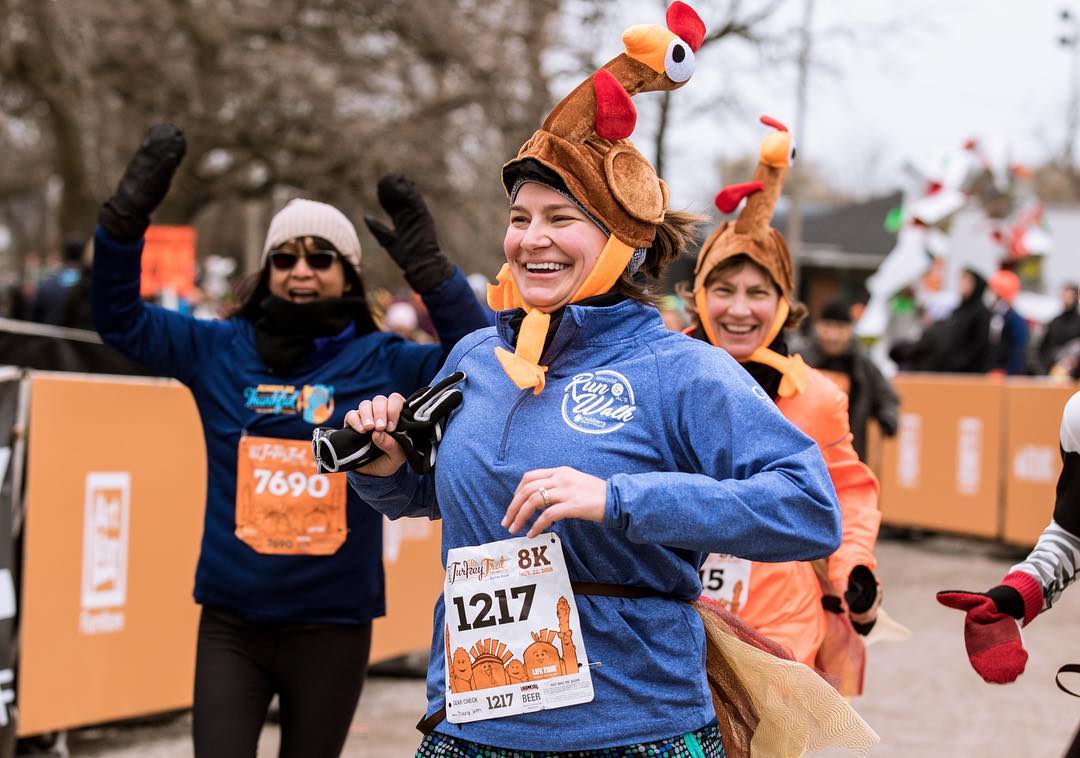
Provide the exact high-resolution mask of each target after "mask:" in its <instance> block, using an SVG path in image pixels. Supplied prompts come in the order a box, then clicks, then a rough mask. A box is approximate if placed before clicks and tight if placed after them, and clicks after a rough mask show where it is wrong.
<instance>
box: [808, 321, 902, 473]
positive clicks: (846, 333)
mask: <svg viewBox="0 0 1080 758" xmlns="http://www.w3.org/2000/svg"><path fill="white" fill-rule="evenodd" d="M803 359H804V360H805V361H806V362H807V363H808V364H810V365H811V366H813V367H814V368H817V369H821V370H822V371H831V372H835V373H838V374H842V375H843V376H846V377H847V382H846V384H847V385H848V386H847V393H848V421H849V424H850V426H851V433H852V435H853V436H854V440H853V441H852V444H853V445H854V447H855V452H856V453H858V455H859V459H860V460H863V461H865V460H866V423H867V421H869V420H870V419H871V418H874V419H876V420H877V422H878V424H879V425H880V426H881V431H882V433H884V434H885V435H886V436H887V437H892V436H893V435H894V434H896V427H897V423H898V417H899V411H900V396H899V395H897V394H896V390H894V389H893V388H892V385H891V384H889V380H888V379H886V378H885V376H884V375H883V374H882V373H881V370H880V369H878V367H877V366H875V365H874V362H873V361H872V360H870V358H869V356H867V355H866V353H864V352H863V351H862V349H861V348H860V347H859V344H858V342H857V341H856V339H855V326H854V323H853V322H852V319H851V309H850V307H849V306H848V305H847V304H846V303H843V302H840V301H833V302H831V303H829V304H827V305H826V306H825V308H824V309H823V310H822V311H821V315H820V316H819V317H818V318H817V320H816V321H815V322H814V340H813V342H812V343H811V344H810V345H809V347H808V348H807V349H806V350H805V351H803Z"/></svg>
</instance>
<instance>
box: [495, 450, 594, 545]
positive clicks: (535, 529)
mask: <svg viewBox="0 0 1080 758" xmlns="http://www.w3.org/2000/svg"><path fill="white" fill-rule="evenodd" d="M545 495H546V496H547V498H546V502H545V497H544V496H545ZM606 506H607V482H605V481H604V480H603V479H599V478H597V477H595V476H592V475H591V474H584V473H582V472H580V471H578V470H577V469H572V468H570V467H569V466H560V467H559V468H541V469H536V470H535V471H530V472H529V473H527V474H525V476H523V477H521V482H520V483H519V484H518V486H517V491H516V492H515V493H514V499H513V500H511V501H510V507H509V508H507V509H506V515H505V516H503V520H502V525H503V526H504V527H505V528H506V529H508V530H509V531H510V533H511V534H516V533H517V532H520V531H521V530H522V529H524V528H525V524H527V523H528V522H529V519H531V518H532V517H533V516H534V515H535V514H536V513H537V512H540V516H539V517H538V518H537V519H536V522H535V523H534V524H533V525H532V528H531V529H529V533H528V534H527V535H526V536H527V537H535V536H536V535H538V534H541V533H543V531H544V530H545V529H547V528H548V527H549V526H551V525H552V524H554V523H555V522H556V521H562V520H563V519H568V518H576V519H581V520H583V521H596V522H602V521H603V520H604V511H605V508H606Z"/></svg>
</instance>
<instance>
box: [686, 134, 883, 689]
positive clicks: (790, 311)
mask: <svg viewBox="0 0 1080 758" xmlns="http://www.w3.org/2000/svg"><path fill="white" fill-rule="evenodd" d="M761 120H762V122H763V123H764V124H766V125H767V126H769V127H772V128H773V129H774V131H773V132H771V133H770V134H769V135H768V136H767V137H766V138H765V139H764V141H763V142H762V145H761V157H760V161H759V163H758V166H757V170H756V172H755V174H754V181H752V182H748V183H746V184H740V185H733V186H730V187H727V188H725V189H724V190H722V191H721V192H720V193H719V194H718V195H717V198H716V204H717V206H718V207H719V208H720V210H721V211H723V212H724V213H730V212H731V211H733V210H735V208H736V207H737V206H738V204H739V203H740V202H741V201H742V200H743V199H745V200H746V205H745V206H744V207H743V209H742V211H741V213H740V215H739V217H738V219H737V220H736V221H734V222H725V223H723V224H721V225H720V227H718V228H717V229H716V230H715V231H714V232H713V233H712V234H711V235H710V236H709V237H708V239H706V240H705V243H704V244H703V245H702V247H701V251H700V252H699V254H698V261H697V266H696V268H695V275H694V287H693V291H692V292H688V293H687V292H684V294H685V295H687V297H688V300H689V303H688V305H689V306H690V310H691V311H692V312H693V316H694V320H695V321H696V324H695V325H694V326H693V327H691V328H690V329H689V330H687V331H688V333H690V334H691V335H693V336H695V337H697V338H698V339H700V340H702V341H703V342H706V343H710V344H713V345H716V346H718V347H721V348H723V349H724V350H726V351H727V352H728V353H729V354H730V355H731V357H733V358H735V360H737V361H739V362H740V363H741V364H742V365H743V367H744V368H745V369H746V370H747V371H748V372H749V375H750V376H751V377H753V380H754V381H755V382H756V383H757V385H758V387H759V388H760V390H759V391H763V392H764V393H766V394H767V395H768V396H769V397H770V398H771V399H772V400H774V401H775V402H776V405H777V407H778V408H779V409H780V412H781V413H783V414H784V416H785V417H786V418H787V419H788V420H789V421H791V422H792V423H793V424H794V425H795V426H797V427H798V428H799V429H801V430H802V431H803V432H805V433H806V434H808V435H809V436H810V437H812V438H813V439H814V440H815V441H816V442H817V444H818V446H819V447H820V449H821V454H822V456H823V457H824V460H825V462H826V464H827V465H828V470H829V476H830V478H831V479H832V483H833V485H835V487H836V494H837V499H838V500H839V503H840V508H841V510H842V512H843V522H842V523H843V541H842V542H841V544H840V547H839V549H838V550H837V551H836V552H835V553H833V554H832V555H831V556H829V557H828V559H827V561H824V560H823V561H815V562H814V563H809V562H805V561H789V562H769V563H763V562H751V561H748V560H745V558H746V557H747V556H742V557H738V558H737V557H734V556H730V555H711V556H709V557H708V558H707V559H706V561H705V564H704V565H703V567H702V584H703V586H704V590H705V593H706V596H708V597H711V598H712V599H714V600H717V601H718V602H720V603H722V604H723V605H725V607H727V608H728V609H729V610H730V611H731V612H732V613H734V614H736V615H737V616H739V617H740V618H741V619H743V620H744V621H746V622H748V623H749V624H750V625H751V626H753V627H754V628H755V629H757V630H758V631H759V632H761V633H762V634H763V635H765V636H766V637H768V638H769V639H772V640H774V641H776V642H779V643H780V644H782V645H785V646H786V647H788V648H789V649H790V650H791V651H792V652H793V653H794V654H795V658H796V660H799V661H802V662H804V663H806V664H808V665H811V666H817V667H818V668H819V669H820V670H823V671H825V673H826V674H827V675H829V676H830V679H831V680H832V681H833V682H834V684H835V685H836V686H837V688H838V689H839V690H840V691H841V692H842V693H843V694H844V695H856V694H860V693H861V690H862V674H863V666H864V663H865V651H864V646H863V644H862V641H861V639H860V638H859V637H857V636H856V634H855V631H858V632H859V633H860V634H864V635H865V634H868V633H869V632H870V630H871V629H872V627H873V626H874V623H875V621H876V619H877V613H878V608H879V606H880V603H881V593H880V591H879V588H878V584H877V580H876V579H875V576H874V573H873V570H874V569H875V568H876V567H877V562H876V560H875V558H874V543H875V541H876V539H877V531H878V525H879V523H880V520H881V516H880V514H879V512H878V508H877V497H878V483H877V480H876V479H875V477H874V475H873V474H872V473H871V472H870V470H869V469H868V468H867V467H866V466H865V465H864V464H862V463H861V462H860V461H859V459H858V456H857V455H856V453H855V450H854V448H853V447H852V445H851V440H852V436H851V431H850V428H849V425H848V416H847V396H846V395H844V393H843V392H842V391H841V390H840V389H839V388H838V387H837V386H836V385H834V384H833V383H832V382H831V381H830V380H829V379H828V378H827V377H826V376H825V375H824V374H822V373H821V372H818V371H816V370H814V369H813V368H810V367H809V366H807V365H805V364H804V363H803V361H802V358H800V357H799V356H798V355H788V351H787V347H786V344H785V342H784V336H783V329H784V328H786V327H791V326H795V325H797V324H798V322H799V321H800V320H801V319H802V317H803V315H804V314H805V309H804V307H803V306H802V305H801V304H797V303H793V300H792V291H793V288H794V280H793V277H792V268H791V257H790V256H789V254H788V250H787V245H786V243H785V242H784V238H783V237H782V236H781V235H780V233H779V232H777V231H776V230H775V229H773V228H772V227H771V226H770V225H769V222H770V220H771V218H772V214H773V210H774V209H775V206H776V200H777V198H778V197H779V196H780V191H781V189H782V187H783V181H784V177H785V176H786V174H787V170H788V166H789V164H790V161H791V159H792V158H793V157H794V156H793V154H794V142H793V139H792V136H791V134H790V133H789V132H788V131H787V129H786V127H784V126H783V124H781V123H779V122H777V121H775V120H773V119H771V118H769V117H767V116H766V117H762V119H761ZM717 379H718V381H719V382H721V383H723V382H724V378H723V377H717ZM849 622H850V623H849Z"/></svg>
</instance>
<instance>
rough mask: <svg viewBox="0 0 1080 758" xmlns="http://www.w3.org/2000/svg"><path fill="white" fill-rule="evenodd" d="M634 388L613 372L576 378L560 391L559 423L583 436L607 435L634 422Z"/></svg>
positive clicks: (583, 374) (592, 372) (601, 372)
mask: <svg viewBox="0 0 1080 758" xmlns="http://www.w3.org/2000/svg"><path fill="white" fill-rule="evenodd" d="M635 411H637V406H636V405H634V388H633V387H631V386H630V382H628V381H627V380H626V377H625V376H623V375H622V374H620V373H619V372H617V371H610V370H608V369H600V370H598V371H586V372H584V373H581V374H578V375H576V376H575V377H574V378H573V379H571V380H570V383H569V384H567V385H566V389H565V390H563V401H562V416H563V421H565V422H566V423H567V425H568V426H569V427H570V428H571V429H576V430H578V431H579V432H585V434H608V433H609V432H614V431H615V430H616V429H621V428H622V427H623V426H624V425H625V424H626V423H627V422H629V421H633V420H634V412H635Z"/></svg>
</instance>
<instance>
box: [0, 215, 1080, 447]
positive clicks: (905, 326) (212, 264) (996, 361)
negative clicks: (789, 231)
mask: <svg viewBox="0 0 1080 758" xmlns="http://www.w3.org/2000/svg"><path fill="white" fill-rule="evenodd" d="M92 255H93V250H92V245H91V244H90V243H89V239H88V238H87V237H85V236H80V235H72V236H69V237H67V238H65V239H64V240H63V242H62V244H61V245H60V249H59V254H58V255H53V256H48V257H45V258H39V257H38V256H30V257H29V259H28V262H29V265H28V267H27V271H28V275H27V276H26V277H25V278H24V279H23V280H15V279H13V278H9V279H8V280H7V281H6V282H4V284H3V290H2V294H0V317H4V318H14V319H20V320H24V321H32V322H36V323H41V324H50V325H54V326H63V327H71V328H77V329H93V324H92V323H91V317H90V268H89V267H90V263H91V258H92ZM235 271H236V263H235V261H234V260H233V259H231V258H225V257H222V256H215V255H211V256H208V257H207V258H205V259H204V260H203V261H202V262H201V264H200V266H199V269H198V272H197V276H196V286H195V287H194V288H193V289H192V290H191V291H190V292H188V293H186V294H185V295H184V296H179V295H177V294H176V293H173V292H170V291H168V289H167V288H166V289H165V290H164V291H159V292H157V293H155V294H154V295H152V296H149V297H148V299H150V300H153V301H154V302H156V303H158V304H161V305H165V306H166V307H169V308H171V309H173V310H177V311H180V312H184V313H192V314H193V315H195V316H197V317H199V318H224V317H227V316H229V315H230V313H231V309H232V307H233V305H234V303H233V299H234V292H233V285H232V280H233V279H234V278H235V277H234V276H233V275H234V274H235ZM468 280H469V283H470V285H471V286H472V288H473V291H474V292H475V293H476V295H477V298H478V299H479V300H480V302H481V303H484V302H486V286H487V283H488V278H487V277H486V276H485V275H484V274H480V273H473V274H470V275H469V276H468ZM1078 291H1080V288H1078V285H1077V284H1076V283H1074V282H1070V283H1067V284H1065V285H1064V286H1063V287H1062V288H1061V290H1060V293H1059V294H1060V303H1061V309H1060V312H1059V313H1058V314H1057V315H1056V316H1055V317H1054V318H1053V319H1051V320H1050V321H1048V322H1047V323H1044V324H1040V323H1037V322H1034V321H1029V320H1026V319H1024V318H1023V317H1022V316H1021V315H1020V314H1019V313H1018V312H1017V310H1016V309H1015V307H1014V303H1015V300H1016V298H1017V295H1018V294H1019V292H1020V281H1019V278H1018V277H1017V276H1016V274H1014V273H1013V272H1011V271H1006V270H1002V271H998V272H996V273H995V274H994V275H992V276H991V277H990V278H989V279H987V278H985V277H983V276H982V275H981V274H979V273H978V272H977V271H975V270H973V269H965V270H964V271H963V272H962V274H961V276H960V278H959V286H958V288H957V290H956V291H949V290H945V289H942V290H938V291H935V292H933V293H931V294H929V295H927V294H926V293H918V292H916V291H915V290H913V289H905V290H903V291H901V292H899V293H898V294H897V295H896V297H895V298H893V301H892V303H891V319H890V326H889V330H888V333H887V334H886V336H885V339H884V343H885V347H886V352H887V355H888V358H889V359H890V361H892V362H893V363H894V364H895V366H896V368H897V369H898V370H900V371H928V372H941V373H964V374H1002V375H1009V376H1017V375H1029V376H1047V375H1049V376H1058V377H1071V378H1073V379H1080V307H1078V300H1080V297H1078ZM371 300H372V301H373V302H372V305H373V309H374V311H375V312H376V313H377V314H379V315H380V317H381V323H382V327H383V328H384V329H385V330H387V331H391V332H395V333H397V334H400V335H401V336H402V337H404V338H406V339H409V340H413V341H415V342H419V343H422V344H428V343H432V342H434V341H435V339H436V337H435V331H434V328H433V326H432V324H431V319H430V317H429V316H428V314H427V311H426V309H425V307H424V304H423V302H422V301H421V299H420V298H419V297H418V296H417V295H416V294H415V293H414V292H412V291H411V290H409V289H408V288H401V289H397V290H393V291H392V290H390V289H387V288H385V287H376V288H375V289H373V290H372V292H371ZM864 304H865V301H864V300H859V299H858V298H856V299H852V300H850V301H848V300H834V301H832V302H829V303H827V304H826V305H825V306H824V307H822V308H820V309H819V312H818V313H817V314H816V317H815V318H813V319H812V320H811V321H810V322H809V323H808V324H806V325H804V326H803V327H802V328H801V329H800V331H799V333H798V334H795V335H792V338H793V340H792V341H793V344H794V345H795V347H796V349H797V352H800V353H801V354H802V355H803V357H804V359H805V360H806V361H807V363H809V364H810V365H812V366H815V367H817V368H821V369H825V370H827V371H830V372H833V373H834V374H835V375H836V376H840V375H843V376H846V377H848V378H847V379H841V380H839V381H840V384H841V385H842V386H843V388H844V389H845V390H850V389H853V388H855V392H856V396H858V395H859V394H861V395H862V397H859V399H858V400H857V401H856V400H855V399H854V398H855V397H856V396H853V402H852V405H853V406H855V405H859V406H860V410H859V414H858V415H859V416H862V417H865V416H877V415H878V414H877V413H876V412H875V410H874V409H877V408H880V407H882V406H887V405H888V403H887V402H885V401H884V400H880V399H878V398H881V397H883V396H885V395H887V394H888V392H891V390H888V392H886V390H885V389H882V388H883V387H884V388H887V387H888V381H887V380H886V379H885V378H884V376H883V375H882V372H881V371H880V370H879V368H878V366H877V365H876V364H875V361H872V360H871V359H870V358H869V357H868V353H867V352H866V351H865V350H864V347H863V346H862V345H861V344H860V341H859V339H858V338H857V337H856V335H855V330H854V324H855V322H857V321H858V318H859V316H860V315H861V313H862V309H863V306H864ZM659 309H660V313H661V315H662V316H663V319H664V322H665V323H666V324H667V325H668V327H669V328H670V329H672V330H676V331H683V330H685V329H686V328H687V327H688V326H689V324H690V317H689V314H688V311H687V308H686V303H685V301H684V299H683V298H682V297H680V296H678V295H674V294H668V295H665V296H663V297H662V298H661V300H660V302H659ZM858 388H865V391H864V392H862V393H860V392H859V389H858ZM870 398H874V400H872V401H871V400H870ZM884 415H885V416H886V417H887V416H888V414H887V413H885V414H884ZM854 416H855V414H854V413H853V424H852V428H853V429H855V430H858V429H860V428H861V426H862V425H861V424H857V423H854V421H855V418H854ZM879 421H880V422H881V423H882V427H883V429H885V430H888V429H889V428H890V426H892V424H891V423H890V422H889V421H888V420H887V418H886V419H879ZM855 434H856V447H857V448H858V449H859V450H860V452H861V450H862V447H861V444H860V443H861V442H862V440H861V437H860V434H859V432H858V431H856V432H855Z"/></svg>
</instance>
